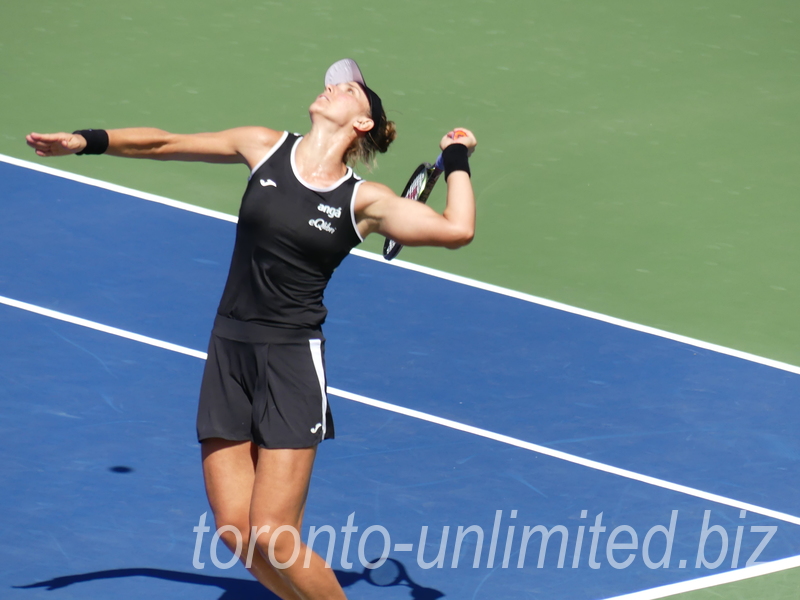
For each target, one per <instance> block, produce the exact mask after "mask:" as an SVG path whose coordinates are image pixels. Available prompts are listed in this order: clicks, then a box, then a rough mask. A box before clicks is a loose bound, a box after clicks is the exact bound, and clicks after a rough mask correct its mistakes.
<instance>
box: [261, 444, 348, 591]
mask: <svg viewBox="0 0 800 600" xmlns="http://www.w3.org/2000/svg"><path fill="white" fill-rule="evenodd" d="M316 452H317V449H316V448H299V449H292V450H289V449H281V450H279V449H275V450H267V449H264V448H258V460H257V461H256V473H255V482H254V485H253V496H252V502H251V505H250V523H251V524H252V525H253V526H255V527H257V528H259V529H260V528H262V527H265V526H269V527H270V529H269V532H266V533H263V534H261V535H259V536H258V539H257V544H258V549H259V550H260V551H261V555H262V556H263V557H267V558H268V560H267V562H269V550H270V544H271V545H272V554H273V556H274V558H275V560H276V561H277V562H278V563H283V564H287V563H288V566H287V567H286V568H281V569H280V573H281V575H283V576H284V577H285V578H286V580H287V581H289V582H290V583H291V585H292V587H293V588H294V589H295V590H297V592H298V593H299V595H300V597H301V598H303V599H305V600H323V599H324V600H347V598H346V596H345V594H344V590H342V587H341V586H340V585H339V582H338V581H337V579H336V576H335V575H334V573H333V570H332V569H331V568H329V567H328V566H326V564H325V561H324V560H323V558H322V557H321V556H319V555H318V554H316V553H314V552H311V551H310V549H309V548H308V547H307V546H306V545H305V544H303V543H302V541H301V542H299V548H297V547H296V545H295V539H294V537H293V536H292V535H291V534H290V533H289V532H286V533H283V534H281V535H279V536H277V537H274V536H273V533H274V532H275V530H276V529H278V528H279V527H281V526H286V525H288V526H290V527H293V528H294V529H295V530H296V531H297V532H298V539H299V532H300V531H301V526H302V520H303V511H304V509H305V503H306V497H307V495H308V485H309V481H310V480H311V469H312V467H313V466H314V458H315V456H316ZM306 553H310V556H309V557H308V558H310V562H309V564H308V567H306V566H305V563H306V562H308V561H307V557H306ZM295 555H296V559H295V560H294V561H292V557H293V556H295Z"/></svg>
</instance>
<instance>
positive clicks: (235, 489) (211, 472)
mask: <svg viewBox="0 0 800 600" xmlns="http://www.w3.org/2000/svg"><path fill="white" fill-rule="evenodd" d="M202 453H203V475H204V477H205V482H206V494H208V501H209V503H210V504H211V510H212V511H213V512H214V520H215V521H216V526H217V528H220V527H222V526H224V525H233V526H234V527H236V528H237V529H238V530H239V531H240V532H241V534H242V551H241V555H240V556H239V559H240V560H241V561H242V562H245V561H246V560H247V549H248V548H249V545H250V531H251V530H250V504H251V498H252V492H253V484H254V482H255V473H256V461H257V459H258V454H257V452H256V446H255V445H254V444H252V443H251V442H230V441H227V440H222V439H218V438H213V439H209V440H204V441H203V443H202ZM221 538H222V541H223V542H225V545H226V546H228V548H230V550H231V551H232V552H235V551H236V537H235V535H234V534H233V533H232V532H227V533H224V534H222V536H221ZM248 570H249V571H250V573H251V574H252V575H253V577H255V578H256V579H257V580H258V581H259V582H260V583H261V584H262V585H264V586H265V587H266V588H267V589H269V590H270V591H271V592H272V593H273V594H275V595H276V596H278V597H280V598H283V600H303V599H302V597H301V596H300V595H299V594H298V593H297V592H296V591H295V589H294V588H293V587H292V585H291V584H290V583H289V582H288V581H287V580H286V579H285V578H284V577H283V576H282V574H281V573H280V572H279V571H278V570H277V569H275V567H273V566H272V565H271V564H269V562H267V561H266V560H265V559H264V557H263V556H262V555H261V553H259V552H254V553H253V555H252V562H251V565H250V567H249V569H248Z"/></svg>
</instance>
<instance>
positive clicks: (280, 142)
mask: <svg viewBox="0 0 800 600" xmlns="http://www.w3.org/2000/svg"><path fill="white" fill-rule="evenodd" d="M287 137H289V132H288V131H284V132H283V135H282V136H281V139H279V140H278V141H277V142H275V145H274V146H273V147H272V148H271V149H270V151H269V152H267V154H266V155H265V156H264V158H262V159H261V160H260V161H258V164H257V165H256V166H255V167H253V170H252V171H250V175H248V176H247V181H250V178H251V177H252V176H253V175H255V174H256V171H258V170H259V169H260V168H261V167H262V165H263V164H264V163H265V162H267V161H268V160H269V157H270V156H272V155H273V154H275V152H276V151H277V150H278V148H280V147H281V145H282V144H283V142H285V141H286V138H287Z"/></svg>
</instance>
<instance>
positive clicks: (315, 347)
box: [308, 340, 328, 440]
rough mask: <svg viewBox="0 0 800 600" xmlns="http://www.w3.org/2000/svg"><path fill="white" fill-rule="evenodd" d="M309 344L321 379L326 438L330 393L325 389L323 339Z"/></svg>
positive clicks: (320, 390) (310, 341) (323, 426)
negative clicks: (326, 416)
mask: <svg viewBox="0 0 800 600" xmlns="http://www.w3.org/2000/svg"><path fill="white" fill-rule="evenodd" d="M308 345H309V347H310V348H311V360H313V361H314V369H315V370H316V372H317V379H319V392H320V394H321V395H322V420H321V421H320V422H321V423H322V439H323V440H324V439H325V432H326V430H327V427H328V423H327V421H326V420H325V415H326V414H327V412H328V394H327V393H326V391H325V367H324V366H323V365H322V340H308Z"/></svg>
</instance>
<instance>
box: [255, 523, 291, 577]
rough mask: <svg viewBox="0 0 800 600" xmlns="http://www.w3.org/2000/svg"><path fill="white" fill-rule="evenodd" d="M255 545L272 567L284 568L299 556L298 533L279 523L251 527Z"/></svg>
mask: <svg viewBox="0 0 800 600" xmlns="http://www.w3.org/2000/svg"><path fill="white" fill-rule="evenodd" d="M252 531H253V535H255V536H256V540H255V545H256V547H257V548H258V550H259V552H260V553H261V554H262V555H263V556H264V558H266V559H267V561H268V562H269V563H270V564H272V565H273V566H281V568H286V567H288V566H291V564H292V563H293V562H294V561H296V560H297V558H298V556H299V555H300V547H301V541H300V532H299V531H298V529H297V527H295V526H294V525H289V524H286V523H282V522H280V521H271V522H266V523H264V522H261V523H259V524H258V525H255V524H254V525H253V530H252Z"/></svg>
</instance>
